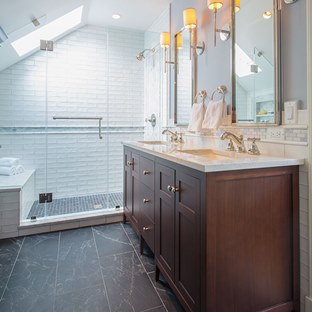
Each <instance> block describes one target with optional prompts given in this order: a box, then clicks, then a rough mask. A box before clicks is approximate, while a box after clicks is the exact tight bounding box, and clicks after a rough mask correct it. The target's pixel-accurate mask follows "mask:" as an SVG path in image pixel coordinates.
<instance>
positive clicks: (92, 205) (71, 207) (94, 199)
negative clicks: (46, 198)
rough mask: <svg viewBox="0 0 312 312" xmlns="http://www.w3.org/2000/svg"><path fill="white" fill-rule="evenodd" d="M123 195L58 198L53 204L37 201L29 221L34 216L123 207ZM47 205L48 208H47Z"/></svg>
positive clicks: (40, 216) (32, 208)
mask: <svg viewBox="0 0 312 312" xmlns="http://www.w3.org/2000/svg"><path fill="white" fill-rule="evenodd" d="M122 200H123V199H122V193H110V194H96V195H88V196H79V197H70V198H58V199H53V201H52V203H47V204H39V202H38V201H35V202H34V204H33V205H32V207H31V209H30V212H29V214H28V216H27V219H30V218H31V217H32V216H36V217H37V218H42V217H51V216H58V215H64V214H71V213H79V212H88V211H98V210H100V209H112V208H116V206H120V207H122ZM45 205H46V206H45Z"/></svg>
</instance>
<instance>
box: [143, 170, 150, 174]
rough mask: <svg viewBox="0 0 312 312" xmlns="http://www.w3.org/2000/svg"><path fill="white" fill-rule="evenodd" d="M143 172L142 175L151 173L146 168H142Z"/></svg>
mask: <svg viewBox="0 0 312 312" xmlns="http://www.w3.org/2000/svg"><path fill="white" fill-rule="evenodd" d="M143 174H144V175H148V174H151V172H150V171H148V170H143Z"/></svg>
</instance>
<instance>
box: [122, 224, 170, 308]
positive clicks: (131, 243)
mask: <svg viewBox="0 0 312 312" xmlns="http://www.w3.org/2000/svg"><path fill="white" fill-rule="evenodd" d="M121 227H122V228H123V230H124V232H125V233H126V236H127V237H128V239H129V241H130V244H131V245H132V248H133V249H134V252H135V254H136V256H137V257H138V258H139V261H140V263H141V265H142V266H143V269H144V271H145V273H146V275H147V277H148V279H149V281H150V282H151V284H152V286H153V288H154V290H155V291H156V294H157V296H158V298H159V300H160V302H161V303H162V306H163V308H164V309H165V310H166V311H167V312H168V310H167V307H166V306H165V304H164V302H163V300H162V299H161V297H160V295H159V293H158V291H157V288H156V287H155V285H154V283H153V281H152V279H151V278H150V276H149V274H148V272H147V271H146V268H145V266H144V264H143V262H142V260H141V258H140V256H139V255H138V253H137V251H136V249H135V248H134V245H133V243H132V241H131V239H130V238H129V236H128V233H127V231H126V230H125V228H124V225H123V223H121ZM135 234H136V233H135ZM136 235H137V234H136ZM154 308H158V307H154ZM154 308H151V309H154ZM142 312H143V311H142Z"/></svg>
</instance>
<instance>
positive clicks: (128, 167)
mask: <svg viewBox="0 0 312 312" xmlns="http://www.w3.org/2000/svg"><path fill="white" fill-rule="evenodd" d="M139 168H140V156H139V154H137V153H134V152H132V151H131V150H129V149H125V151H124V207H125V215H126V217H127V218H128V219H129V221H130V223H131V225H132V226H133V228H134V230H135V231H136V232H137V233H139V220H140V205H141V201H140V175H139Z"/></svg>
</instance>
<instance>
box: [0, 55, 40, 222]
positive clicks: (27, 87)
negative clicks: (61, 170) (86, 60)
mask: <svg viewBox="0 0 312 312" xmlns="http://www.w3.org/2000/svg"><path fill="white" fill-rule="evenodd" d="M0 57H1V55H0ZM4 59H6V60H7V62H2V65H4V63H5V66H3V67H2V68H1V69H0V129H1V130H0V145H1V148H0V157H13V158H18V159H19V170H18V171H17V174H15V175H14V176H12V177H8V176H1V184H2V185H3V187H4V188H6V187H9V185H11V186H14V185H15V186H22V192H21V194H22V196H21V203H20V205H21V207H20V208H21V209H20V215H19V217H20V223H24V222H28V221H30V217H31V209H32V207H33V206H34V205H35V203H36V202H37V201H38V198H39V193H43V192H45V181H46V178H45V174H46V170H45V163H46V145H45V142H46V123H45V119H46V114H45V113H46V54H45V51H38V52H36V53H33V54H32V55H30V56H28V57H27V58H25V59H22V60H20V59H19V60H18V62H16V63H12V62H11V63H10V60H9V58H5V56H4Z"/></svg>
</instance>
